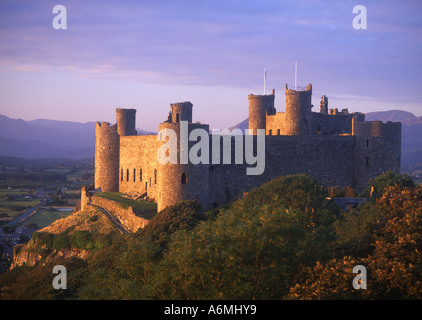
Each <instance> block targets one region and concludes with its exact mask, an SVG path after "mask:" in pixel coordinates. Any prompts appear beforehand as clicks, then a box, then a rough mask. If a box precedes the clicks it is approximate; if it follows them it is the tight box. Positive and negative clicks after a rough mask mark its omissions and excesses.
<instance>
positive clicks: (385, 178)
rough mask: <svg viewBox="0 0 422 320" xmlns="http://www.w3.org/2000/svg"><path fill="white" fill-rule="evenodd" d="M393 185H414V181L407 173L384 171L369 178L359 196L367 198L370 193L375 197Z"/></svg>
mask: <svg viewBox="0 0 422 320" xmlns="http://www.w3.org/2000/svg"><path fill="white" fill-rule="evenodd" d="M394 185H397V186H399V187H415V183H414V182H413V180H412V179H411V178H410V177H409V176H408V175H406V174H404V173H402V174H398V173H395V172H393V171H386V172H384V173H383V174H381V175H379V176H377V177H375V178H372V179H371V180H369V182H368V186H367V187H366V188H365V189H364V190H363V192H362V194H361V196H362V197H364V198H369V197H371V195H372V197H373V198H375V199H377V198H379V197H381V196H382V195H383V194H384V192H385V191H386V190H387V189H388V188H389V187H390V186H394Z"/></svg>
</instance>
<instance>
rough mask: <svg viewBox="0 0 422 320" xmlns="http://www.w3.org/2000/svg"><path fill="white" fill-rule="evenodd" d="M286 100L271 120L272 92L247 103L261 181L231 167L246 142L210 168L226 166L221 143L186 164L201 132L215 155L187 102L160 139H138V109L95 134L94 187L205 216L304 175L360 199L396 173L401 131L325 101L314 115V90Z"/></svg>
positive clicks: (173, 110)
mask: <svg viewBox="0 0 422 320" xmlns="http://www.w3.org/2000/svg"><path fill="white" fill-rule="evenodd" d="M285 99H286V110H285V112H276V108H275V105H274V102H275V90H273V91H272V93H271V94H264V95H254V94H250V95H249V96H248V103H249V129H251V130H253V136H252V138H253V139H255V140H254V141H257V139H258V137H259V136H258V135H256V134H257V130H258V129H264V130H265V169H264V172H263V173H262V174H258V175H247V174H246V173H245V172H246V168H247V166H248V165H247V164H246V163H245V162H244V161H243V162H239V161H237V160H236V161H235V159H236V155H235V149H236V146H237V143H239V142H240V143H241V145H242V146H243V145H245V141H246V139H247V136H245V135H240V136H236V138H235V137H234V136H232V137H229V139H230V141H229V143H230V144H231V145H230V146H231V160H232V162H231V163H224V162H222V161H220V162H213V160H215V159H216V158H217V159H218V158H220V160H222V159H223V155H222V154H223V149H222V148H223V147H222V145H223V144H222V143H220V148H219V149H218V151H219V152H220V153H219V154H218V155H217V154H214V156H215V157H214V158H213V154H212V152H211V151H210V154H209V159H207V160H208V161H205V162H200V163H199V164H196V163H192V162H190V161H187V159H188V157H187V155H188V154H189V153H190V152H191V151H192V152H198V150H197V146H196V143H198V141H200V140H202V138H201V137H198V139H200V140H198V141H190V140H189V139H188V140H187V141H185V140H183V139H187V136H189V135H190V133H192V132H194V130H195V129H202V130H203V131H204V132H206V135H207V136H206V138H208V143H209V150H213V145H212V134H210V133H209V125H207V124H200V123H193V121H192V120H193V118H192V109H193V105H192V103H191V102H189V101H185V102H177V103H172V104H170V112H169V115H168V117H167V119H166V120H165V121H164V122H162V123H160V124H159V126H158V129H159V132H158V134H157V135H147V136H137V135H136V130H135V115H136V110H135V109H122V108H118V109H116V124H115V125H110V124H109V123H107V122H103V123H97V126H96V147H95V148H96V149H95V150H96V151H95V187H96V188H101V190H102V191H120V192H122V193H138V194H144V195H146V196H147V197H148V198H150V199H153V200H154V201H156V202H157V204H158V210H162V209H164V208H165V207H167V206H169V205H172V204H175V203H177V202H179V201H182V200H188V199H197V200H198V201H199V203H200V204H201V206H202V207H203V209H204V210H207V209H210V208H214V207H217V206H221V205H224V204H226V203H229V202H231V201H234V200H236V199H237V198H239V197H242V196H243V195H244V194H245V193H246V192H248V191H250V190H251V189H253V188H255V187H258V186H259V185H261V184H262V183H264V182H266V181H269V180H271V179H273V178H275V177H277V176H283V175H288V174H299V173H306V174H309V175H311V176H312V177H314V178H315V179H317V180H318V181H320V182H321V183H322V184H324V185H326V186H340V187H343V186H351V187H353V188H356V189H357V190H358V191H359V190H362V189H363V188H364V187H365V185H366V183H367V182H368V181H369V179H371V178H373V177H375V176H376V175H378V174H380V173H382V172H384V171H387V170H392V171H395V172H400V162H401V123H397V122H387V123H382V122H380V121H365V114H363V113H359V112H353V113H349V111H348V109H347V108H343V109H341V111H339V109H338V108H330V109H329V108H328V97H327V96H325V95H323V96H322V97H321V102H320V108H319V112H313V111H312V108H313V105H312V103H311V102H312V84H308V85H307V86H306V88H296V89H295V90H293V89H289V88H288V86H287V84H285ZM166 130H171V132H174V134H175V135H176V139H177V145H176V146H175V148H176V151H177V153H176V154H177V161H176V163H165V162H162V161H159V160H162V159H161V158H160V159H158V156H159V154H160V153H159V150H160V148H161V147H163V146H164V145H165V144H166V143H167V142H168V139H169V138H167V137H166ZM249 138H250V136H249ZM182 140H183V141H184V142H181V141H182ZM221 140H223V141H224V138H223V139H221ZM183 146H185V147H183ZM185 148H187V149H185ZM195 148H196V149H195ZM215 152H217V151H215ZM160 156H162V155H160ZM243 156H245V155H243ZM166 157H167V154H166ZM205 158H206V157H205ZM242 160H244V159H242ZM201 161H202V160H201Z"/></svg>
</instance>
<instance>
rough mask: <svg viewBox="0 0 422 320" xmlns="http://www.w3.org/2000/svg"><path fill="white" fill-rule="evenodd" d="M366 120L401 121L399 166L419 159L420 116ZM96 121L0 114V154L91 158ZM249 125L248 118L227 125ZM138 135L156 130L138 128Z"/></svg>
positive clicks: (396, 113) (391, 114)
mask: <svg viewBox="0 0 422 320" xmlns="http://www.w3.org/2000/svg"><path fill="white" fill-rule="evenodd" d="M365 116H366V120H368V121H376V120H378V121H383V122H388V121H400V122H402V166H403V167H407V166H412V165H416V164H418V163H422V117H417V116H415V115H414V114H413V113H411V112H408V111H403V110H388V111H376V112H368V113H366V114H365ZM95 123H96V122H86V123H81V122H72V121H59V120H48V119H36V120H30V121H25V120H22V119H12V118H9V117H7V116H5V115H0V156H8V157H19V158H26V159H39V158H72V159H78V160H80V159H92V158H93V157H94V146H95ZM236 128H237V129H241V130H242V131H243V132H244V130H245V129H247V128H248V118H246V119H244V120H243V121H241V122H239V123H237V124H236V125H234V126H232V127H230V128H229V130H233V129H236ZM137 131H138V134H139V135H144V134H156V133H154V132H149V131H145V130H142V129H138V128H137Z"/></svg>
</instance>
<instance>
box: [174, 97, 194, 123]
mask: <svg viewBox="0 0 422 320" xmlns="http://www.w3.org/2000/svg"><path fill="white" fill-rule="evenodd" d="M192 107H193V105H192V103H191V102H190V101H185V102H176V103H171V104H170V114H169V119H168V120H169V121H170V122H173V123H179V122H180V121H187V122H192Z"/></svg>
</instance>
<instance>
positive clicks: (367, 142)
mask: <svg viewBox="0 0 422 320" xmlns="http://www.w3.org/2000/svg"><path fill="white" fill-rule="evenodd" d="M366 147H367V148H369V139H366Z"/></svg>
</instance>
